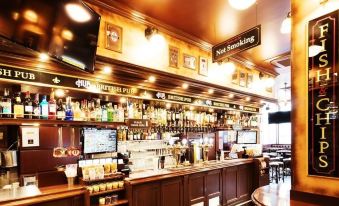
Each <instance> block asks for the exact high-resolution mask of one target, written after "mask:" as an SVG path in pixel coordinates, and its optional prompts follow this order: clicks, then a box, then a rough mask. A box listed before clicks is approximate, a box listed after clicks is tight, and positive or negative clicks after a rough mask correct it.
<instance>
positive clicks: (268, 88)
mask: <svg viewBox="0 0 339 206" xmlns="http://www.w3.org/2000/svg"><path fill="white" fill-rule="evenodd" d="M265 90H266V92H269V93H272V92H273V87H266V89H265Z"/></svg>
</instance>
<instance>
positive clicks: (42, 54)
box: [39, 53, 49, 62]
mask: <svg viewBox="0 0 339 206" xmlns="http://www.w3.org/2000/svg"><path fill="white" fill-rule="evenodd" d="M39 59H40V61H42V62H45V61H47V60H48V59H49V56H48V54H46V53H40V54H39Z"/></svg>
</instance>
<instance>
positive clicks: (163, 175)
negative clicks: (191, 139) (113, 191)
mask: <svg viewBox="0 0 339 206" xmlns="http://www.w3.org/2000/svg"><path fill="white" fill-rule="evenodd" d="M250 163H253V159H232V160H224V161H209V162H208V163H207V164H203V165H199V166H190V167H183V168H172V169H163V170H159V171H153V170H150V171H145V172H142V173H135V174H131V175H130V177H129V178H126V179H125V180H126V182H127V183H128V184H131V185H136V184H141V183H145V182H152V181H158V180H163V179H168V178H172V177H178V176H184V175H190V174H194V173H199V172H206V171H211V170H216V169H221V168H226V167H232V166H237V165H242V164H250Z"/></svg>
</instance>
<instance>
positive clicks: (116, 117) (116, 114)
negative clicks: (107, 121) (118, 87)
mask: <svg viewBox="0 0 339 206" xmlns="http://www.w3.org/2000/svg"><path fill="white" fill-rule="evenodd" d="M113 121H114V122H119V110H118V105H116V104H115V105H114V108H113Z"/></svg>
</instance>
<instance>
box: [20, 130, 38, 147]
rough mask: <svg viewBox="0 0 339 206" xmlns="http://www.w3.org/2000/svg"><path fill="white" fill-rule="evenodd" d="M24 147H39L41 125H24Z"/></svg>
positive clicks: (22, 137) (22, 136) (22, 132)
mask: <svg viewBox="0 0 339 206" xmlns="http://www.w3.org/2000/svg"><path fill="white" fill-rule="evenodd" d="M21 134H22V135H21V139H22V147H38V146H39V145H40V142H39V127H22V128H21Z"/></svg>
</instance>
